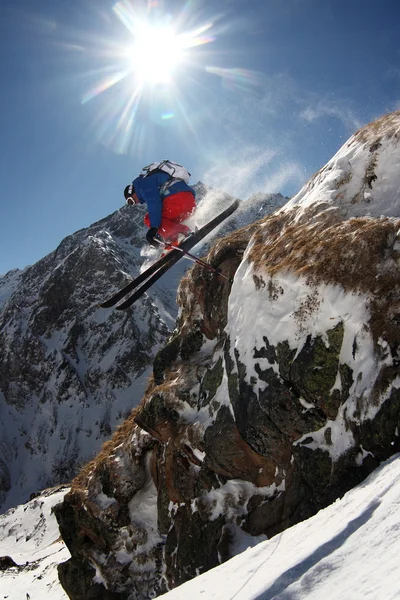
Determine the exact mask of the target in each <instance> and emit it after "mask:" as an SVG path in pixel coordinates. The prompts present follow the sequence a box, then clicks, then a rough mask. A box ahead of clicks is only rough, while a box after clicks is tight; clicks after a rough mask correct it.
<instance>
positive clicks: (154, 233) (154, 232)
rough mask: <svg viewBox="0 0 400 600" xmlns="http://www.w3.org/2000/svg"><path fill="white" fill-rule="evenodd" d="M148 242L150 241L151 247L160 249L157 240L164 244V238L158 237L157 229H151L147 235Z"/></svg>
mask: <svg viewBox="0 0 400 600" xmlns="http://www.w3.org/2000/svg"><path fill="white" fill-rule="evenodd" d="M146 240H147V241H148V243H149V244H150V246H154V248H158V247H159V245H160V244H159V243H158V242H157V240H159V241H160V242H162V238H161V237H160V236H159V235H158V229H157V227H150V229H149V230H148V232H147V233H146Z"/></svg>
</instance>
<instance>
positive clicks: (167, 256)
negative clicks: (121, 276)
mask: <svg viewBox="0 0 400 600" xmlns="http://www.w3.org/2000/svg"><path fill="white" fill-rule="evenodd" d="M174 254H176V255H178V254H180V252H179V250H171V251H170V252H168V253H167V254H165V255H164V256H162V257H161V258H159V259H158V260H157V261H156V262H155V263H153V264H152V265H150V267H148V268H147V269H146V270H145V271H143V273H140V274H139V275H138V276H137V277H135V279H132V281H130V282H129V283H128V284H127V285H126V286H125V287H123V288H121V289H120V290H119V291H118V292H116V293H115V294H113V296H110V298H108V299H107V300H105V301H104V302H101V303H100V304H99V306H101V308H110V307H111V306H115V304H117V303H118V302H119V301H120V300H122V299H123V298H124V297H125V296H126V295H127V294H129V292H132V291H133V290H134V289H135V288H136V287H138V286H139V285H140V284H142V283H143V282H144V281H146V279H148V278H149V277H150V276H151V275H153V273H155V272H156V271H157V270H158V269H159V268H160V267H162V266H163V265H164V264H166V263H168V262H169V261H170V260H171V259H172V258H173V256H174Z"/></svg>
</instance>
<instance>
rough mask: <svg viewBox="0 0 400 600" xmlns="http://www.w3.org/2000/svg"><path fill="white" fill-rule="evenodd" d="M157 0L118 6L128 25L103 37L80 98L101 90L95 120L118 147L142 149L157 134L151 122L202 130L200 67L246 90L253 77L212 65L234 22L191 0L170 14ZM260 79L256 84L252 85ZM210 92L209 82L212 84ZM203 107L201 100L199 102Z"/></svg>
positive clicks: (193, 132)
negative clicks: (215, 46)
mask: <svg viewBox="0 0 400 600" xmlns="http://www.w3.org/2000/svg"><path fill="white" fill-rule="evenodd" d="M166 4H167V3H166V2H165V3H164V2H162V1H158V0H134V1H133V0H120V1H119V2H116V3H115V4H114V6H113V12H114V14H115V15H116V17H117V18H118V20H119V21H120V22H121V23H122V24H123V25H124V28H125V31H124V30H121V32H120V35H119V36H118V39H116V38H114V39H112V38H110V39H103V41H102V42H100V45H99V46H98V52H97V53H96V59H97V61H99V60H100V61H102V64H101V65H100V66H99V68H97V69H96V68H93V69H91V70H90V71H88V73H87V76H88V79H90V82H91V85H90V87H89V86H88V88H87V90H86V93H85V94H84V95H83V98H82V103H87V102H90V101H94V100H95V98H98V97H100V96H101V97H102V102H101V104H98V106H97V112H96V119H95V127H96V134H97V135H98V136H99V137H100V139H101V140H102V142H103V143H104V144H105V145H107V146H109V147H112V148H113V150H114V151H116V152H118V153H136V154H137V153H140V152H141V151H143V146H144V145H145V144H146V143H147V140H148V139H151V138H152V135H151V131H152V127H153V125H156V126H162V127H165V128H167V127H171V124H172V122H173V123H174V128H175V129H174V131H175V135H176V132H177V130H178V127H179V128H180V129H181V130H182V137H183V138H185V139H186V138H187V132H188V131H190V134H191V135H194V136H195V137H196V136H197V128H198V123H197V122H198V118H199V114H202V113H201V111H198V112H196V111H193V110H188V107H192V106H193V104H195V103H196V90H197V89H198V90H200V91H201V89H202V88H201V86H202V85H204V84H203V80H202V74H204V73H208V74H209V75H211V76H217V77H220V78H221V80H222V81H224V82H225V83H226V85H227V86H229V88H232V89H234V90H240V91H246V90H247V89H249V88H250V87H251V86H250V84H251V83H252V81H253V79H254V77H253V76H252V74H251V73H249V72H246V71H244V70H243V69H226V68H221V67H213V66H209V63H208V65H207V63H206V61H210V59H211V60H212V58H213V52H212V51H211V52H210V51H208V50H207V51H206V52H205V51H203V50H202V48H204V46H205V45H207V44H210V43H211V42H214V41H215V40H216V38H217V36H218V35H222V34H223V33H224V32H225V31H226V30H227V28H228V24H227V19H226V17H225V16H224V15H223V14H222V13H219V14H217V15H215V16H214V17H212V16H211V15H209V16H208V17H207V18H206V20H203V17H204V11H199V10H198V9H196V6H197V4H196V3H195V2H192V0H187V2H184V3H182V6H181V9H180V11H179V12H176V13H175V14H173V15H171V14H170V13H168V12H167V10H166V9H165V5H166ZM254 85H255V84H254ZM205 90H206V91H207V90H208V88H207V87H206V88H205ZM201 108H202V109H203V106H201Z"/></svg>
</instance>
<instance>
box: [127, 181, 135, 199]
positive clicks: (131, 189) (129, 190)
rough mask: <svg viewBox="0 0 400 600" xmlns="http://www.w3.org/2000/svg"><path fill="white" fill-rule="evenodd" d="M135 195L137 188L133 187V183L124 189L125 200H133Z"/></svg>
mask: <svg viewBox="0 0 400 600" xmlns="http://www.w3.org/2000/svg"><path fill="white" fill-rule="evenodd" d="M134 193H135V188H134V187H133V183H130V184H129V185H127V186H126V188H125V189H124V196H125V200H128V198H132V196H133V194H134Z"/></svg>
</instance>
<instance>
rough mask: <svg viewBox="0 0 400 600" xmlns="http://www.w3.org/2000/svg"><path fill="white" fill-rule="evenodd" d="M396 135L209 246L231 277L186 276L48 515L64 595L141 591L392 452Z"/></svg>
mask: <svg viewBox="0 0 400 600" xmlns="http://www.w3.org/2000/svg"><path fill="white" fill-rule="evenodd" d="M399 137H400V113H395V114H393V115H389V116H386V117H384V118H382V119H380V120H379V121H377V122H375V123H372V124H371V125H369V126H367V127H365V128H364V129H362V130H361V131H359V132H358V133H356V134H355V135H354V136H353V137H352V138H351V139H350V140H349V141H348V142H347V144H345V146H343V148H342V149H341V150H340V151H339V152H338V153H337V154H336V156H335V157H333V159H332V160H331V161H330V162H329V163H328V164H327V165H326V166H325V167H324V168H323V169H322V170H321V171H320V172H319V173H317V174H316V175H315V176H314V177H313V178H312V179H311V180H310V182H309V183H308V184H307V185H306V186H305V187H304V188H303V189H302V190H301V191H300V193H299V194H298V195H297V196H295V197H294V198H293V199H292V200H291V201H290V202H289V203H288V204H287V205H286V206H285V207H284V208H283V209H281V210H280V211H278V212H276V213H275V214H273V215H272V216H267V217H266V218H264V219H262V220H261V221H259V222H257V223H254V224H251V225H250V226H248V227H245V228H243V229H241V230H239V231H236V232H234V233H231V234H230V235H228V236H227V237H225V238H224V239H222V240H220V241H218V243H217V244H216V245H215V246H214V247H213V248H212V249H211V251H210V253H209V255H208V260H209V261H211V263H212V264H213V265H214V266H218V267H219V268H220V269H221V271H222V273H223V274H224V275H226V276H227V277H233V278H234V280H233V283H230V281H229V280H228V279H223V278H212V277H211V276H210V275H209V274H208V273H207V272H205V271H204V270H202V269H201V268H199V267H197V266H196V267H194V268H193V269H192V270H191V271H190V272H189V273H188V274H187V275H186V276H185V278H184V279H183V281H182V283H181V285H180V289H179V298H178V303H179V306H180V312H179V317H178V322H177V327H176V329H175V331H174V333H173V335H172V336H171V338H170V339H169V341H168V343H167V344H166V345H165V346H164V348H163V349H162V350H160V352H159V353H158V355H157V357H156V359H155V362H154V377H153V381H152V383H151V384H150V386H149V388H148V390H147V392H146V394H145V396H144V398H143V400H142V402H141V404H140V405H139V407H138V408H137V409H135V411H134V412H133V413H132V414H131V415H130V417H129V418H128V419H127V420H126V421H125V422H124V424H123V425H122V426H121V427H120V428H119V429H118V430H117V432H116V433H115V435H114V436H113V438H112V439H111V440H110V441H109V442H108V443H107V444H106V445H105V446H104V447H103V450H102V452H101V453H100V454H99V456H97V457H96V458H95V459H94V460H93V461H92V462H91V463H89V464H88V465H87V466H86V467H85V468H84V469H83V470H82V472H81V474H80V475H79V476H78V477H77V478H76V479H75V481H74V482H73V485H72V490H71V492H70V493H69V494H68V495H67V496H66V497H65V499H64V502H63V504H61V505H59V506H58V508H57V519H58V522H59V525H60V530H61V533H62V535H63V537H64V539H65V541H66V544H67V546H68V548H69V550H70V552H71V556H72V557H71V559H70V560H69V561H68V562H67V563H64V564H63V565H61V566H60V577H61V581H62V583H63V585H64V587H65V589H66V590H67V592H68V594H69V596H70V597H71V598H72V599H74V600H78V599H79V600H81V599H86V598H91V597H94V596H93V594H94V593H96V598H98V599H102V598H104V599H105V598H121V599H126V600H128V599H129V600H134V599H139V598H140V599H142V598H152V597H155V596H156V595H158V594H160V593H162V592H164V591H166V590H167V589H169V588H172V587H174V586H177V585H179V584H181V583H182V582H184V581H186V580H188V579H190V578H192V577H194V576H196V575H197V574H198V573H201V572H203V571H205V570H207V569H209V568H211V567H213V566H215V565H217V564H218V563H220V562H221V561H223V560H226V559H227V558H229V557H230V556H232V555H233V554H234V553H235V540H236V539H237V537H238V536H239V534H240V536H242V535H248V536H249V540H250V539H251V536H260V535H267V536H271V535H274V534H276V533H277V532H280V531H282V530H284V529H285V528H287V527H289V526H290V525H292V524H294V523H297V522H299V521H300V520H302V519H305V518H307V517H309V516H310V515H312V514H314V513H316V512H317V511H318V510H319V509H320V508H322V507H324V506H326V505H328V504H329V503H331V502H333V501H334V500H335V499H336V498H338V497H339V496H341V495H342V494H343V493H344V492H346V491H347V490H349V489H350V488H351V487H353V486H354V485H355V484H356V483H358V482H359V481H361V480H363V478H365V476H366V475H367V474H368V473H370V472H371V471H372V470H373V469H374V468H375V467H376V466H377V465H378V464H379V463H380V462H381V461H382V460H384V459H386V458H387V457H389V456H390V455H391V454H393V453H394V452H397V451H399V450H400V443H399V440H400V437H399V425H400V423H399V421H400V390H399V388H400V377H399V358H400V357H399V342H400V313H399V310H400V277H399V260H400V241H399V228H400V176H399V174H398V168H397V165H398V163H399V160H400V142H399ZM257 539H258V538H257ZM78 580H79V581H80V585H79V590H78V589H77V587H76V581H78ZM94 588H96V589H95V592H94Z"/></svg>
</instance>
